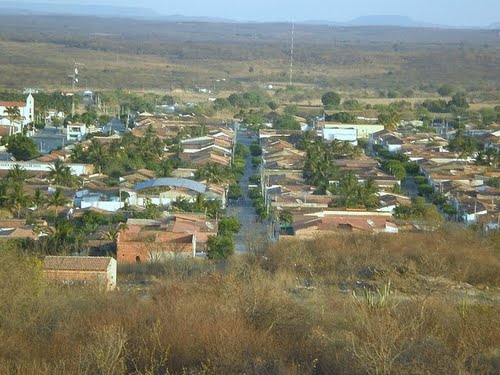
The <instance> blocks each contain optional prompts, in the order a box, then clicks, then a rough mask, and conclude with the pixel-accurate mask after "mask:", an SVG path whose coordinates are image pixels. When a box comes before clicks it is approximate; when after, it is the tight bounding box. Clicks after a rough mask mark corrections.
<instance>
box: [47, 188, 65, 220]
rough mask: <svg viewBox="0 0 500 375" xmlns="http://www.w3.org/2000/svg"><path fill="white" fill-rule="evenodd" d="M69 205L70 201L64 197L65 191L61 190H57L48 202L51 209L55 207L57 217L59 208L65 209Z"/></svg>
mask: <svg viewBox="0 0 500 375" xmlns="http://www.w3.org/2000/svg"><path fill="white" fill-rule="evenodd" d="M67 203H69V199H68V198H66V195H64V191H63V190H62V189H61V188H59V187H58V188H57V189H56V191H55V192H54V195H52V197H50V199H49V200H48V204H49V207H54V209H55V214H56V217H57V215H58V214H59V207H64V206H65V205H66V204H67Z"/></svg>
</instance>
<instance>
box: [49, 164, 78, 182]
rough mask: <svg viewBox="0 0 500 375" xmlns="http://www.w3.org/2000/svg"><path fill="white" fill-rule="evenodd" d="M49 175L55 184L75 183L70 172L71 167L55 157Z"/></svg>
mask: <svg viewBox="0 0 500 375" xmlns="http://www.w3.org/2000/svg"><path fill="white" fill-rule="evenodd" d="M49 177H50V178H51V179H52V180H53V181H54V182H55V183H56V184H57V185H63V186H68V187H71V186H74V185H76V178H75V176H73V174H72V172H71V168H70V167H68V166H66V165H64V163H63V162H62V161H61V160H60V159H57V160H56V161H55V163H54V165H53V166H52V167H50V172H49Z"/></svg>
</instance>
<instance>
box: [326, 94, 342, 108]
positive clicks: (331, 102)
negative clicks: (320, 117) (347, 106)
mask: <svg viewBox="0 0 500 375" xmlns="http://www.w3.org/2000/svg"><path fill="white" fill-rule="evenodd" d="M341 100H342V99H341V97H340V95H339V94H337V93H336V92H334V91H329V92H327V93H325V94H323V96H322V97H321V103H323V105H324V106H325V107H336V106H338V105H340V101H341Z"/></svg>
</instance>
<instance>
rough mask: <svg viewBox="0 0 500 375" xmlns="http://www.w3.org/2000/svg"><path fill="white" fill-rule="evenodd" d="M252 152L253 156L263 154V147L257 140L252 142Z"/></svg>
mask: <svg viewBox="0 0 500 375" xmlns="http://www.w3.org/2000/svg"><path fill="white" fill-rule="evenodd" d="M250 154H251V155H252V156H261V155H262V147H260V145H259V144H258V143H257V142H252V144H251V145H250Z"/></svg>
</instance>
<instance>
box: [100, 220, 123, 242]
mask: <svg viewBox="0 0 500 375" xmlns="http://www.w3.org/2000/svg"><path fill="white" fill-rule="evenodd" d="M127 228H128V227H127V224H125V223H116V224H111V223H109V225H108V230H107V231H105V232H103V233H102V235H101V237H102V239H103V240H109V241H113V243H114V244H115V245H116V243H117V242H118V237H119V235H120V233H121V232H123V231H125V230H127Z"/></svg>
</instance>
